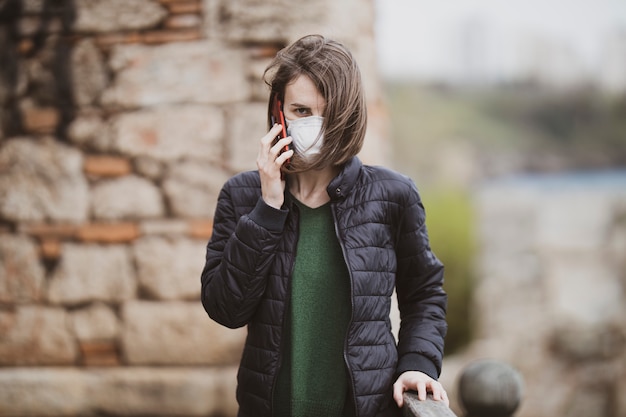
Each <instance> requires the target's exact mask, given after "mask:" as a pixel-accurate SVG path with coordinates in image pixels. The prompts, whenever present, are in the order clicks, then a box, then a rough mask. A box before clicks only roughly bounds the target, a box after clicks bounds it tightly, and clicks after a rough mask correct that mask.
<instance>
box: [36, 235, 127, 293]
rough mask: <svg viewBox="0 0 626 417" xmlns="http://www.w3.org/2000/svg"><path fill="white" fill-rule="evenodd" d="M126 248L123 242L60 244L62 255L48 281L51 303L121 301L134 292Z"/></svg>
mask: <svg viewBox="0 0 626 417" xmlns="http://www.w3.org/2000/svg"><path fill="white" fill-rule="evenodd" d="M134 274H135V272H134V270H133V266H132V261H131V256H130V254H129V250H128V249H127V248H126V247H125V246H122V245H107V246H99V245H77V244H73V243H67V244H64V245H63V255H62V257H61V260H60V262H59V265H58V267H57V269H56V270H55V272H54V274H53V276H52V279H51V281H50V288H49V294H48V297H49V299H50V301H51V302H52V303H55V304H63V305H76V304H80V303H85V302H91V301H102V302H113V303H120V302H122V301H125V300H128V299H131V298H133V297H134V296H135V294H136V287H137V284H136V279H135V275H134Z"/></svg>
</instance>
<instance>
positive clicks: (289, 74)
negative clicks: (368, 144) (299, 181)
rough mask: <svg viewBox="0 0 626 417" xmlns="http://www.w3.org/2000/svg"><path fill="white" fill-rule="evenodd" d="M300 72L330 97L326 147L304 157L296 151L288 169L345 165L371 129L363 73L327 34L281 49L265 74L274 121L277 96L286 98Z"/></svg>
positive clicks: (326, 121)
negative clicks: (287, 89)
mask: <svg viewBox="0 0 626 417" xmlns="http://www.w3.org/2000/svg"><path fill="white" fill-rule="evenodd" d="M300 75H306V76H307V77H309V78H310V79H311V81H313V84H315V86H316V87H317V90H318V91H319V92H320V94H321V95H322V97H324V99H325V100H326V107H325V108H324V114H323V115H322V116H323V117H324V124H323V126H322V132H323V134H324V142H323V144H322V148H321V151H320V153H319V154H318V155H315V156H314V157H313V158H312V159H311V160H309V161H304V160H303V159H302V158H300V157H298V155H295V154H294V157H293V158H292V161H291V164H290V166H289V168H288V169H286V172H302V171H305V170H308V169H320V168H324V167H327V166H330V165H332V166H337V165H342V164H344V163H345V162H347V161H348V160H349V159H350V158H352V157H353V156H356V155H357V154H358V153H359V151H360V150H361V148H362V146H363V140H364V138H365V131H366V129H367V105H366V101H365V93H364V91H363V84H362V81H361V72H360V70H359V67H358V65H357V63H356V61H355V59H354V58H353V56H352V53H351V52H350V51H349V50H348V49H347V48H346V47H345V46H344V45H342V44H341V43H339V42H337V41H335V40H331V39H327V38H325V37H324V36H321V35H308V36H304V37H303V38H300V39H299V40H297V41H296V42H294V43H293V44H291V45H289V46H287V47H286V48H284V49H282V50H280V51H279V52H278V53H277V54H276V57H275V58H274V60H273V61H272V62H271V63H270V65H269V66H268V67H267V69H266V70H265V72H264V74H263V80H264V81H265V83H266V84H267V85H269V87H270V90H271V93H270V102H269V103H268V125H269V127H270V128H271V124H272V121H271V116H270V113H271V107H272V103H271V100H272V98H273V97H274V96H275V95H277V96H278V97H279V98H280V99H281V101H283V99H284V95H285V88H286V86H287V84H289V83H290V82H292V81H293V80H295V79H296V78H297V77H299V76H300Z"/></svg>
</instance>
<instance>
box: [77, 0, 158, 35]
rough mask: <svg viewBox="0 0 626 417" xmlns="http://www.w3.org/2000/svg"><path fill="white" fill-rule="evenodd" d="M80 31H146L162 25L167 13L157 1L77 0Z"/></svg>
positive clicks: (78, 28) (78, 27)
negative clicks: (145, 29)
mask: <svg viewBox="0 0 626 417" xmlns="http://www.w3.org/2000/svg"><path fill="white" fill-rule="evenodd" d="M74 6H75V7H76V20H75V21H74V23H73V28H74V30H76V31H79V32H107V31H114V30H128V29H144V28H149V27H151V26H153V25H155V24H157V23H159V22H160V21H161V20H162V19H163V18H164V17H165V16H166V10H165V9H164V8H163V7H162V6H161V5H159V2H158V1H155V0H133V1H125V0H74Z"/></svg>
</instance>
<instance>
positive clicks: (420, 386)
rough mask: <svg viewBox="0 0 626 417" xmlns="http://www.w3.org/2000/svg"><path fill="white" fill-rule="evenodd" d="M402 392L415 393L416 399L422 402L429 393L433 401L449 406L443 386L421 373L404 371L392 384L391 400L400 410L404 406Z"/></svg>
mask: <svg viewBox="0 0 626 417" xmlns="http://www.w3.org/2000/svg"><path fill="white" fill-rule="evenodd" d="M404 391H417V398H419V399H420V400H422V401H423V400H425V399H426V395H427V393H429V392H430V393H432V395H433V400H435V401H443V402H444V403H445V405H446V406H448V407H449V406H450V401H449V400H448V394H447V393H446V390H444V389H443V386H441V384H440V383H439V382H438V381H436V380H434V379H432V378H431V377H429V376H428V375H426V374H425V373H423V372H419V371H406V372H404V373H403V374H402V375H400V376H399V377H398V380H397V381H396V383H395V384H393V399H394V400H395V401H396V403H397V404H398V407H400V408H402V406H403V405H404V399H403V396H402V394H403V393H404Z"/></svg>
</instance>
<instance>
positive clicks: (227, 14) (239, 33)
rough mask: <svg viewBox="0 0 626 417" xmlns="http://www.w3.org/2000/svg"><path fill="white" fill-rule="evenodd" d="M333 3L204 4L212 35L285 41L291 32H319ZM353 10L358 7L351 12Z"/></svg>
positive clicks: (250, 0) (243, 1)
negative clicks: (207, 12) (262, 5)
mask: <svg viewBox="0 0 626 417" xmlns="http://www.w3.org/2000/svg"><path fill="white" fill-rule="evenodd" d="M332 3H333V2H328V3H324V2H304V3H294V2H291V1H288V0H275V1H273V2H271V3H268V4H267V5H266V7H262V8H260V7H257V4H258V3H257V1H256V0H241V1H223V2H212V1H205V5H206V6H205V7H207V8H208V10H209V19H210V22H209V23H210V24H209V25H208V26H207V27H208V30H209V34H210V35H211V36H217V37H223V38H226V39H228V40H231V41H242V40H243V41H246V40H255V41H276V40H282V41H284V42H287V41H288V40H289V39H291V38H292V37H293V36H295V35H294V32H297V31H303V32H306V33H315V32H316V30H314V28H316V29H317V30H318V31H319V29H320V22H327V21H328V17H329V16H330V15H329V14H328V12H329V10H328V9H329V5H330V4H332ZM361 6H362V5H361ZM354 10H358V8H356V9H353V10H352V13H354Z"/></svg>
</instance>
